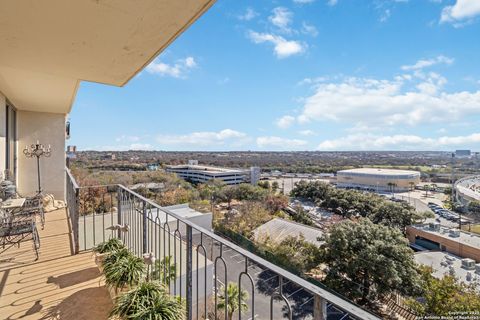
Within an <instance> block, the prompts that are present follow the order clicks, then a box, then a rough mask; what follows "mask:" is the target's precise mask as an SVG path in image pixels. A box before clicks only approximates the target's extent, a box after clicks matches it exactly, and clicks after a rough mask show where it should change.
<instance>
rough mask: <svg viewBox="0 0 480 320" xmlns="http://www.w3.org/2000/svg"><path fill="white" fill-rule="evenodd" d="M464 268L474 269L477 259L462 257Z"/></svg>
mask: <svg viewBox="0 0 480 320" xmlns="http://www.w3.org/2000/svg"><path fill="white" fill-rule="evenodd" d="M462 268H464V269H467V270H474V269H475V260H473V259H470V258H465V259H462Z"/></svg>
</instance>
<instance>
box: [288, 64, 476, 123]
mask: <svg viewBox="0 0 480 320" xmlns="http://www.w3.org/2000/svg"><path fill="white" fill-rule="evenodd" d="M420 77H423V78H420ZM445 82H446V79H445V78H443V77H442V76H440V75H438V74H435V73H429V74H423V73H419V74H417V75H415V76H414V77H412V78H411V80H406V78H405V77H396V78H395V80H377V79H368V78H354V77H351V78H345V79H343V80H342V81H340V82H333V83H332V82H331V83H319V84H315V86H314V90H315V92H314V93H313V95H311V96H309V97H307V98H305V99H304V105H303V110H302V111H301V114H300V115H299V116H298V118H297V120H298V121H299V122H300V123H306V122H309V121H336V122H344V123H349V124H351V125H353V126H374V127H388V126H394V125H410V126H414V125H418V124H424V123H439V122H445V121H455V120H458V119H462V118H464V117H466V116H468V115H475V114H478V113H479V111H480V91H476V92H468V91H460V92H445V91H443V89H442V86H443V85H444V84H445ZM415 84H416V85H415Z"/></svg>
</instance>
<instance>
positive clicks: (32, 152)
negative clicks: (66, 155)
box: [23, 140, 52, 194]
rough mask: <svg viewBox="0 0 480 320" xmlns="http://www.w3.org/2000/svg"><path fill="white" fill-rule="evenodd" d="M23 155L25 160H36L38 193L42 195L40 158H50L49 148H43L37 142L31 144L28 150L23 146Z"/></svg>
mask: <svg viewBox="0 0 480 320" xmlns="http://www.w3.org/2000/svg"><path fill="white" fill-rule="evenodd" d="M23 154H24V155H25V156H26V157H27V158H33V157H36V158H37V177H38V193H37V194H41V193H42V187H41V183H40V157H46V158H48V157H50V156H51V154H52V153H51V148H50V145H48V147H45V146H44V145H43V144H40V142H39V141H38V140H37V143H35V144H32V145H31V146H30V148H29V147H28V146H25V149H23Z"/></svg>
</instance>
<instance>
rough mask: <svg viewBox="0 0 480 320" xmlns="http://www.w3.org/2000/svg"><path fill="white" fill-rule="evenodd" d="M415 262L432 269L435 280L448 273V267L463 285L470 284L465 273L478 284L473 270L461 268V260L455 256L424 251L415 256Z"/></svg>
mask: <svg viewBox="0 0 480 320" xmlns="http://www.w3.org/2000/svg"><path fill="white" fill-rule="evenodd" d="M415 261H416V262H417V263H419V264H423V265H426V266H429V267H432V268H433V272H432V275H433V276H434V277H436V278H439V279H441V278H443V276H445V275H446V274H447V275H448V274H449V272H450V266H452V267H453V270H455V276H456V277H457V278H458V280H459V281H462V282H465V283H472V281H468V280H467V272H470V273H471V275H472V278H473V279H474V280H473V281H476V282H477V283H478V284H480V275H479V274H476V273H475V270H467V269H464V268H462V258H461V257H458V256H456V255H453V254H450V253H446V252H440V251H424V252H418V253H416V254H415Z"/></svg>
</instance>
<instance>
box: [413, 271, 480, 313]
mask: <svg viewBox="0 0 480 320" xmlns="http://www.w3.org/2000/svg"><path fill="white" fill-rule="evenodd" d="M431 273H432V268H431V267H420V274H421V283H422V288H423V292H422V294H421V296H420V298H418V299H409V300H407V305H409V306H410V307H411V308H412V309H413V310H414V311H415V312H416V313H417V314H418V315H419V316H451V315H452V313H453V312H462V311H463V312H469V311H478V310H480V295H479V294H478V292H477V291H476V287H475V286H474V285H466V284H465V283H463V282H462V283H459V282H458V280H457V279H456V278H455V277H454V276H451V275H446V276H444V277H443V278H442V279H437V278H435V277H433V276H432V274H431Z"/></svg>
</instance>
